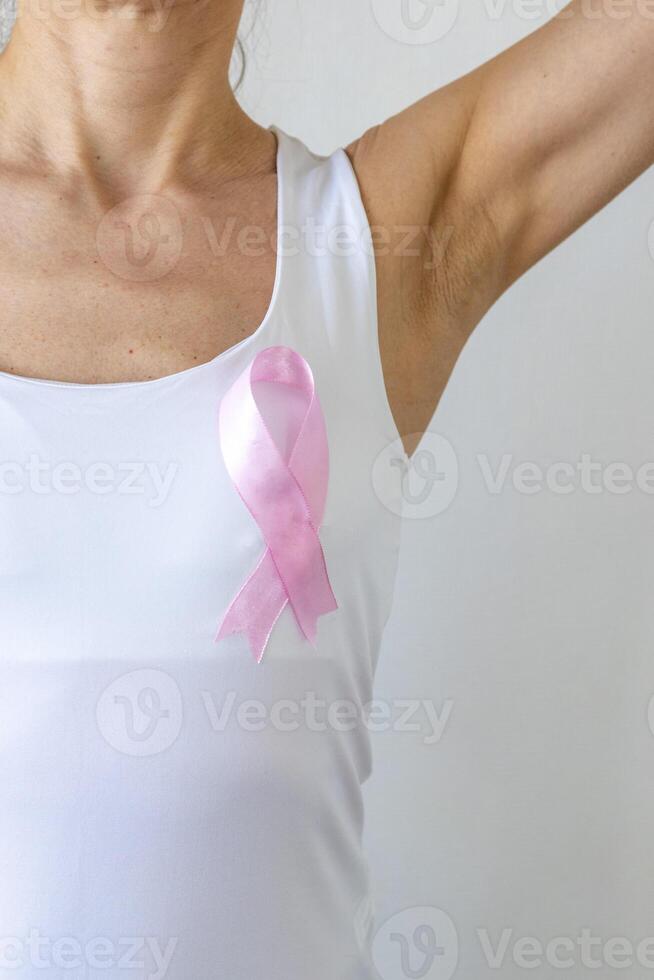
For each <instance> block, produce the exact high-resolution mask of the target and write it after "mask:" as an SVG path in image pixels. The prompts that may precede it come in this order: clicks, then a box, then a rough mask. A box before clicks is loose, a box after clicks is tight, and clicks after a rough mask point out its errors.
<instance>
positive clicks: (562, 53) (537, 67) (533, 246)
mask: <svg viewBox="0 0 654 980" xmlns="http://www.w3.org/2000/svg"><path fill="white" fill-rule="evenodd" d="M646 9H647V8H646V6H645V5H639V4H629V5H628V6H627V7H626V6H625V4H624V2H623V0H603V2H602V3H601V4H598V6H597V8H596V9H594V8H593V7H592V6H591V5H590V4H589V3H588V0H573V2H572V3H571V4H569V6H568V7H566V8H565V9H564V10H563V11H562V12H561V13H560V14H559V15H558V16H557V17H555V18H554V19H553V20H552V21H550V22H549V23H548V24H547V25H546V26H545V27H543V28H541V29H539V30H537V31H535V32H534V33H533V34H531V35H530V36H529V37H527V38H525V39H524V40H523V41H521V42H520V43H519V44H516V45H514V46H513V47H511V48H509V49H508V50H507V51H505V52H504V53H502V54H500V55H499V56H498V57H496V58H494V59H493V60H492V61H489V62H487V63H486V64H484V65H482V66H481V67H480V68H478V69H476V70H475V71H473V72H471V73H470V74H468V75H466V76H464V77H463V78H461V79H459V80H457V81H456V82H454V83H452V84H451V85H448V86H446V87H445V88H443V89H441V90H439V91H438V92H435V93H433V94H431V95H429V96H427V97H426V98H424V99H422V100H421V101H420V102H418V103H416V104H415V105H413V106H411V107H410V108H409V109H407V110H405V111H404V112H402V113H400V114H399V115H397V116H394V117H392V118H391V119H389V120H388V121H387V122H385V123H384V124H382V126H380V127H377V128H376V130H373V131H372V134H368V135H367V136H366V137H364V140H363V141H362V143H361V146H360V147H359V148H358V152H359V154H360V158H361V165H362V169H363V170H364V171H366V170H369V171H370V179H369V180H368V181H367V183H368V185H369V188H370V195H371V199H372V198H374V197H375V190H374V187H375V186H376V187H378V188H379V193H381V194H383V195H384V198H385V200H386V203H385V204H383V203H382V204H381V207H380V210H382V211H384V212H385V219H384V220H389V219H392V213H395V214H400V213H401V214H403V215H404V217H405V218H407V220H408V221H409V222H411V221H415V222H416V223H420V222H422V223H424V222H428V223H430V224H431V225H432V226H435V225H436V224H437V223H438V222H439V221H442V219H443V215H444V213H447V215H448V217H449V218H450V219H451V220H453V221H454V222H455V223H459V224H461V223H465V222H466V221H468V220H470V219H474V217H475V215H478V214H479V213H483V214H484V215H485V216H486V217H487V218H488V219H489V220H490V221H492V225H493V230H494V232H495V233H496V235H497V245H498V258H499V257H500V255H501V261H502V270H501V272H500V274H499V276H498V284H499V283H501V285H502V286H503V287H504V288H505V287H506V286H507V285H508V284H509V283H510V282H511V281H513V280H514V279H515V278H517V277H518V276H519V275H520V274H522V273H523V272H524V271H526V269H528V268H529V267H530V266H531V265H533V264H534V262H536V261H538V259H540V258H541V257H542V256H543V255H545V254H546V253H547V252H548V251H549V250H550V249H552V248H553V247H554V246H555V245H557V244H558V243H559V242H560V241H562V240H563V239H564V238H566V237H567V236H568V235H569V234H571V233H572V232H573V231H574V230H575V229H576V228H578V227H579V226H580V225H581V224H582V223H583V222H584V221H586V220H587V219H588V218H590V217H591V216H592V215H593V214H594V213H596V212H597V211H598V210H600V208H602V207H603V206H604V205H605V204H607V203H608V202H609V201H610V200H611V199H612V198H613V197H615V196H616V195H617V194H618V193H619V192H620V191H621V190H622V189H623V188H624V187H626V186H627V184H629V183H630V182H631V181H632V180H634V179H635V178H636V177H637V176H638V175H639V174H640V173H642V172H643V171H644V170H645V169H646V168H647V167H648V166H649V165H650V164H651V163H652V162H654V11H653V12H651V14H650V16H647V15H646V12H645V11H646ZM375 143H376V145H377V148H378V150H379V151H381V152H379V153H375V151H374V146H373V144H375ZM353 150H354V153H355V154H356V152H357V149H354V148H353ZM366 158H367V159H366ZM371 203H372V206H373V208H374V207H375V202H374V201H373V200H371ZM393 203H395V205H396V207H395V211H394V212H392V211H391V208H392V205H393Z"/></svg>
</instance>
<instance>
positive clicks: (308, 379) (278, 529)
mask: <svg viewBox="0 0 654 980" xmlns="http://www.w3.org/2000/svg"><path fill="white" fill-rule="evenodd" d="M257 382H266V383H268V384H273V385H275V386H281V387H278V388H277V389H276V391H275V395H276V396H279V397H276V402H277V403H280V404H281V412H282V416H283V417H282V419H281V422H282V424H283V429H284V436H285V438H284V440H283V442H284V444H285V445H284V446H282V447H278V445H277V443H276V442H275V440H274V439H273V437H272V435H271V431H270V428H269V427H268V425H267V424H266V421H265V420H264V418H263V415H262V412H261V410H260V408H259V405H258V404H257V400H256V398H255V393H254V390H253V386H254V385H255V384H256V383H257ZM219 430H220V445H221V449H222V453H223V458H224V460H225V465H226V467H227V471H228V472H229V475H230V477H231V479H232V482H233V484H234V486H235V487H236V489H237V491H238V492H239V494H240V496H241V497H242V499H243V502H244V503H245V505H246V506H247V508H248V510H249V511H250V513H251V514H252V516H253V517H254V519H255V521H256V522H257V524H258V526H259V528H260V530H261V533H262V535H263V538H264V541H265V543H266V545H267V548H266V551H265V552H264V554H263V556H262V558H261V560H260V561H259V563H258V565H257V566H256V568H255V569H254V571H253V572H252V574H251V575H250V577H249V578H248V579H247V581H246V582H245V583H244V584H243V586H242V587H241V589H240V591H239V592H238V594H237V595H236V597H235V598H234V600H233V601H232V603H231V605H230V606H229V609H228V610H227V613H226V614H225V617H224V619H223V621H222V623H221V624H220V627H219V629H218V633H217V636H216V640H221V639H223V638H224V637H225V636H229V635H231V634H233V633H245V634H246V635H247V638H248V642H249V644H250V648H251V650H252V653H253V654H254V656H255V658H256V660H257V662H259V663H260V662H261V660H262V658H263V655H264V652H265V649H266V646H267V644H268V640H269V639H270V635H271V633H272V630H273V627H274V625H275V623H276V622H277V620H278V619H279V617H280V615H281V614H282V612H283V611H284V609H285V608H286V606H287V605H290V607H291V609H292V610H293V613H294V615H295V618H296V620H297V622H298V625H299V626H300V629H301V630H302V632H303V633H304V636H305V637H306V639H307V640H308V641H309V642H310V643H311V644H313V645H314V646H315V640H316V635H317V622H318V617H319V616H322V615H324V614H325V613H328V612H333V610H335V609H337V608H338V606H337V603H336V599H335V598H334V593H333V592H332V587H331V585H330V582H329V576H328V574H327V566H326V564H325V556H324V554H323V550H322V546H321V544H320V539H319V537H318V528H319V527H320V525H321V523H322V519H323V514H324V510H325V499H326V496H327V484H328V480H329V448H328V444H327V433H326V429H325V420H324V416H323V413H322V409H321V407H320V402H319V401H318V396H317V394H316V390H315V383H314V379H313V374H312V372H311V368H310V367H309V365H308V364H307V362H306V361H305V360H304V358H302V357H301V356H300V355H299V354H298V353H297V352H296V351H294V350H291V348H289V347H268V348H266V349H265V350H262V351H261V352H260V353H258V354H257V355H256V356H255V358H254V360H253V361H252V362H251V363H250V364H249V366H248V367H247V368H246V370H245V371H244V372H243V373H242V374H241V375H240V376H239V377H238V378H237V379H236V381H235V382H234V384H233V385H232V387H231V388H230V389H229V391H228V392H227V394H226V395H225V396H224V398H223V400H222V402H221V405H220V416H219ZM280 441H281V440H280Z"/></svg>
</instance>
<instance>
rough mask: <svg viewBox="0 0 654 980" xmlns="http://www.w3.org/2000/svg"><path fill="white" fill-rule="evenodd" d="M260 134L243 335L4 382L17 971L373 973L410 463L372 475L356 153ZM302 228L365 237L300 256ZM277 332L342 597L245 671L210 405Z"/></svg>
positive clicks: (6, 859) (3, 503)
mask: <svg viewBox="0 0 654 980" xmlns="http://www.w3.org/2000/svg"><path fill="white" fill-rule="evenodd" d="M275 132H276V134H277V137H278V141H279V149H278V173H279V209H278V210H279V218H278V220H279V243H280V244H281V246H282V247H281V248H280V250H279V255H278V265H277V275H276V282H275V287H274V293H273V297H272V300H271V305H270V308H269V310H268V312H267V314H266V317H265V318H264V320H263V322H262V323H261V325H260V326H259V327H258V328H257V330H256V331H255V332H254V333H253V334H252V335H251V336H250V337H249V338H247V339H246V340H245V341H243V342H241V343H240V344H238V345H236V346H235V347H233V348H231V349H229V350H227V351H226V352H224V353H222V354H220V355H219V356H218V357H216V358H215V359H214V360H212V361H211V362H209V363H207V364H203V365H200V366H198V367H194V368H191V369H190V370H187V371H182V372H180V373H177V374H174V375H169V376H167V377H163V378H160V379H157V380H154V381H147V382H128V383H118V384H104V385H84V384H68V383H57V382H50V381H45V380H35V379H29V378H18V377H15V376H11V375H7V374H0V434H1V440H0V445H1V446H2V459H1V465H0V526H1V527H2V547H1V548H0V624H1V629H2V646H1V652H0V780H1V785H2V806H0V966H2V967H3V968H7V967H8V966H10V965H11V966H12V970H11V975H13V976H16V977H29V978H32V980H36V978H37V977H38V978H43V977H57V978H59V977H70V978H84V980H96V978H98V980H99V978H103V980H118V978H123V977H125V976H128V977H130V978H134V980H145V978H154V977H157V978H163V977H166V978H167V980H308V978H311V980H341V978H342V980H362V978H368V977H369V976H371V974H372V969H371V966H370V957H369V949H368V943H369V935H370V928H371V923H370V914H371V913H370V909H371V898H370V895H369V883H368V872H367V865H366V859H365V855H364V852H363V849H362V844H361V837H362V827H363V807H362V793H361V785H362V783H363V782H364V781H365V780H366V778H367V777H368V776H369V774H370V738H369V729H368V726H367V725H366V724H365V723H364V722H363V721H362V720H361V719H362V717H363V706H364V705H365V704H366V703H367V702H368V701H369V700H370V698H371V697H372V684H373V676H374V670H375V665H376V660H377V654H378V649H379V643H380V639H381V635H382V631H383V627H384V625H385V622H386V619H387V617H388V614H389V611H390V605H391V600H392V594H393V588H394V581H395V573H396V565H397V556H398V547H399V533H400V529H399V523H400V522H399V519H398V517H397V516H396V514H395V513H394V511H395V510H396V506H395V505H396V504H398V505H399V492H400V488H399V486H396V484H398V482H399V481H398V480H397V472H393V467H383V466H382V467H379V466H378V467H377V469H376V471H375V473H376V475H375V480H374V483H373V475H372V474H373V466H374V463H375V460H376V459H377V457H378V455H379V454H380V453H381V452H382V451H383V450H384V449H385V448H386V447H387V446H388V445H389V444H390V443H392V442H393V441H394V440H396V439H397V430H396V428H395V425H394V422H393V419H392V416H391V413H390V409H389V406H388V401H387V398H386V392H385V388H384V383H383V377H382V372H381V364H380V360H379V348H378V339H377V316H376V302H375V273H374V259H373V258H372V256H371V253H370V249H369V248H367V247H366V244H365V242H366V231H367V222H366V216H365V212H364V209H363V206H362V203H361V198H360V195H359V191H358V187H357V183H356V179H355V176H354V173H353V171H352V168H351V166H350V163H349V161H348V159H347V156H346V155H345V153H344V152H343V150H337V151H336V152H335V153H334V154H332V155H330V156H329V157H324V158H323V157H317V156H315V155H313V154H312V153H310V152H309V150H308V149H307V148H306V147H305V146H304V145H303V144H302V143H301V142H300V141H298V140H296V139H295V138H293V137H291V136H289V135H288V134H286V133H284V132H282V131H281V130H279V129H276V130H275ZM314 222H315V225H316V226H323V227H324V228H325V229H330V228H332V229H333V228H336V227H339V226H341V227H343V228H345V229H347V230H348V236H349V238H350V239H351V240H356V241H357V243H358V244H357V245H356V247H354V248H343V247H342V246H338V245H337V244H334V242H331V244H329V243H328V244H327V246H326V247H325V248H323V249H321V248H320V247H319V248H314V247H312V242H314V241H317V242H318V245H320V236H318V237H317V238H315V239H314V238H312V232H311V230H310V229H311V226H312V224H313V223H314ZM310 239H311V242H310ZM276 344H283V345H287V346H290V347H292V348H294V349H295V350H297V351H298V352H299V353H300V354H301V355H302V356H303V357H304V358H305V359H306V360H307V361H308V363H309V365H310V366H311V369H312V371H313V374H314V377H315V382H316V389H317V393H318V396H319V398H320V400H321V403H322V407H323V410H324V414H325V419H326V425H327V433H328V440H329V449H330V459H331V474H330V483H329V490H328V496H327V507H326V514H325V519H324V523H323V527H322V529H321V531H320V538H321V542H322V546H323V549H324V552H325V557H326V562H327V567H328V570H329V575H330V579H331V583H332V586H333V589H334V593H335V595H336V598H337V601H338V605H339V608H338V610H337V611H336V612H333V613H330V614H329V615H327V616H324V617H322V618H321V619H320V621H319V632H318V642H317V649H314V648H313V647H311V645H310V644H308V643H307V642H306V640H305V639H304V638H303V636H302V634H301V632H300V630H299V628H298V626H297V623H296V622H295V620H294V618H293V614H292V611H291V610H290V609H289V608H287V609H286V610H285V611H284V613H283V614H282V616H281V618H280V620H279V621H278V623H277V625H276V626H275V629H274V632H273V635H272V638H271V641H270V644H269V646H268V649H267V651H266V654H265V657H264V660H263V662H262V664H260V665H257V664H256V662H255V661H254V659H253V658H252V656H251V654H250V653H249V650H248V649H247V644H246V640H245V638H244V637H242V636H234V637H230V638H229V639H227V640H224V641H221V642H220V643H218V644H216V643H215V642H214V636H215V632H216V628H217V625H218V622H219V620H220V618H221V617H222V615H223V614H224V612H225V609H226V608H227V606H228V605H229V603H230V601H231V599H232V598H233V596H234V594H235V592H236V591H237V590H238V588H240V586H241V585H242V584H243V582H244V581H245V579H246V578H247V577H248V575H249V574H250V572H251V571H252V570H253V568H254V567H255V565H256V563H257V561H258V559H259V557H260V556H261V554H262V551H263V549H264V547H265V545H264V543H263V540H262V537H261V533H260V531H259V529H258V527H257V526H256V524H255V523H254V521H253V519H252V518H251V516H250V514H249V513H248V511H247V509H246V508H245V506H244V504H243V502H242V501H241V499H240V498H239V496H238V494H237V492H236V491H235V489H234V487H233V485H232V484H231V482H230V480H229V477H228V475H227V472H226V470H225V467H224V463H223V461H222V457H221V453H220V447H219V442H218V428H217V413H218V406H219V404H220V399H221V396H222V395H223V394H224V392H225V391H226V390H227V389H228V388H229V387H230V386H231V384H232V383H233V382H234V380H235V378H236V377H237V376H238V375H239V374H240V373H241V372H242V371H243V370H244V368H245V367H246V366H247V365H248V364H249V363H250V361H251V359H252V358H253V356H254V355H255V353H256V352H257V351H259V350H262V349H263V348H265V347H268V346H270V345H276ZM329 708H331V713H330V715H329V717H328V716H327V709H329ZM355 717H356V719H357V720H356V721H353V719H355Z"/></svg>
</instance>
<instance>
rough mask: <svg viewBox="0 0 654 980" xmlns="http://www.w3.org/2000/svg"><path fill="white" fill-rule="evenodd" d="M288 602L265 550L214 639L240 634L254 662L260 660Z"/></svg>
mask: <svg viewBox="0 0 654 980" xmlns="http://www.w3.org/2000/svg"><path fill="white" fill-rule="evenodd" d="M287 603H288V596H287V595H286V591H285V589H284V586H283V584H282V582H281V580H280V578H279V576H278V574H277V571H276V569H275V564H274V562H273V560H272V555H271V554H270V551H266V553H265V554H264V556H263V558H262V560H261V561H260V562H259V564H258V565H257V567H256V569H255V570H254V572H253V573H252V575H251V576H250V577H249V579H248V580H247V581H246V583H245V585H244V586H243V588H242V589H241V590H240V591H239V592H238V594H237V595H236V596H235V597H234V599H233V600H232V602H231V603H230V605H229V608H228V609H227V612H226V613H225V616H224V617H223V620H222V622H221V624H220V626H219V627H218V632H217V633H216V642H219V641H220V640H223V639H225V637H227V636H233V635H234V634H235V633H244V634H245V636H246V637H247V640H248V645H249V647H250V650H251V652H252V655H253V656H254V658H255V660H256V661H257V663H261V661H262V660H263V656H264V653H265V651H266V647H267V646H268V641H269V639H270V635H271V633H272V631H273V627H274V626H275V623H276V622H277V620H278V619H279V617H280V615H281V614H282V612H283V611H284V609H285V607H286V605H287Z"/></svg>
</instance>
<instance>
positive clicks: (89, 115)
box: [0, 0, 262, 199]
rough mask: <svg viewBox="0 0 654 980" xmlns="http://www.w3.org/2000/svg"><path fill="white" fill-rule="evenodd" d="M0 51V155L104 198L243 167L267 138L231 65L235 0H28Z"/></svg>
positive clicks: (18, 165) (152, 190)
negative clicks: (244, 103)
mask: <svg viewBox="0 0 654 980" xmlns="http://www.w3.org/2000/svg"><path fill="white" fill-rule="evenodd" d="M26 3H27V4H29V6H27V5H26V6H25V7H24V8H23V9H22V10H21V11H20V13H19V16H18V19H17V22H16V26H15V28H14V32H13V35H12V38H11V40H10V42H9V44H8V46H7V48H6V50H5V52H4V53H3V55H2V57H1V58H0V93H1V95H0V156H1V157H2V159H3V161H4V162H5V164H7V165H13V166H15V167H16V168H18V169H20V170H24V171H27V172H29V171H34V172H38V171H39V170H41V171H43V170H45V169H47V171H48V172H49V173H50V172H53V170H54V171H55V172H56V173H57V175H58V176H59V177H60V178H63V179H64V180H70V181H71V182H72V181H77V182H79V181H84V182H85V183H86V184H88V186H89V188H90V189H92V190H93V192H95V193H97V194H98V196H101V197H103V198H107V199H109V198H112V197H121V196H123V197H124V196H126V195H129V194H135V193H140V192H141V193H145V192H147V193H156V192H157V191H160V190H162V189H163V188H164V187H166V186H167V185H169V184H170V183H171V182H172V181H173V180H174V182H175V183H179V182H181V183H183V184H185V185H190V186H195V185H197V186H201V185H203V184H204V183H205V182H206V181H208V180H209V179H211V180H214V181H215V180H216V179H221V178H223V179H228V178H229V176H231V175H232V174H235V173H240V172H242V170H243V167H244V165H245V166H247V164H246V162H245V158H246V157H247V156H248V154H249V152H250V151H251V150H252V149H253V148H255V149H256V144H257V143H259V144H261V142H262V130H261V129H260V127H258V126H256V124H255V123H253V122H252V121H251V120H250V119H249V118H248V117H247V116H246V115H245V113H244V112H243V111H242V110H241V108H240V107H239V105H238V103H237V101H236V99H235V98H234V94H233V92H232V89H231V86H230V80H229V66H230V60H231V53H232V49H233V44H234V39H235V36H236V31H237V27H238V20H239V15H240V11H241V6H242V4H241V2H239V0H234V2H230V0H221V2H216V0H176V2H172V3H171V0H143V3H147V4H148V6H147V9H146V8H145V7H144V6H139V4H138V0H133V2H131V3H127V4H126V3H125V2H124V0H119V2H117V3H116V4H115V5H113V4H112V3H111V2H109V3H105V0H26Z"/></svg>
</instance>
